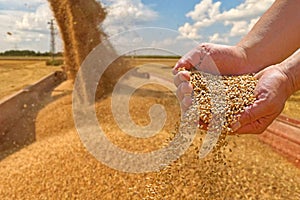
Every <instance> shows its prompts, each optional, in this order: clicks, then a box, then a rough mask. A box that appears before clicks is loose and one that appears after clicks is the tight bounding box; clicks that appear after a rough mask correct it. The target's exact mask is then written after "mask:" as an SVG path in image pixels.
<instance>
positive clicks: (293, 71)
mask: <svg viewBox="0 0 300 200" xmlns="http://www.w3.org/2000/svg"><path fill="white" fill-rule="evenodd" d="M280 65H282V66H281V68H282V71H283V72H284V73H285V74H286V76H287V77H288V80H289V85H290V88H291V91H290V92H291V94H293V93H294V92H296V91H298V90H299V89H300V51H298V52H296V53H295V54H293V55H292V56H290V57H289V58H288V59H286V60H285V61H283V62H282V63H280Z"/></svg>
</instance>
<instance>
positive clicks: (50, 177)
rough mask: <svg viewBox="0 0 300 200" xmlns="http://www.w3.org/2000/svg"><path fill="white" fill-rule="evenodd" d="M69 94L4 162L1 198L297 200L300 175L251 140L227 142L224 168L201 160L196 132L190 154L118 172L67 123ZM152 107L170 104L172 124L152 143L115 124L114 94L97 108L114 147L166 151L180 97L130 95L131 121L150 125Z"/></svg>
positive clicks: (64, 92)
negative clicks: (155, 168)
mask: <svg viewBox="0 0 300 200" xmlns="http://www.w3.org/2000/svg"><path fill="white" fill-rule="evenodd" d="M64 86H66V85H65V84H64ZM71 89H72V84H69V85H68V86H67V87H65V88H62V87H59V88H58V89H57V93H58V94H57V95H58V96H61V98H58V99H57V100H55V101H53V102H52V103H51V104H49V105H47V106H46V107H45V108H44V109H43V110H42V111H41V112H40V114H39V116H38V117H37V120H36V122H37V123H36V134H37V142H35V143H34V144H32V145H30V146H28V147H26V148H24V149H22V150H20V151H19V152H16V153H14V154H13V155H11V156H9V157H7V158H5V159H4V160H1V161H0V174H1V184H0V199H3V200H6V199H9V200H10V199H22V200H24V199H30V200H32V199H216V200H218V199H260V200H264V199H266V200H269V199H275V200H276V199H285V200H294V199H299V198H300V170H299V169H298V168H296V167H295V166H293V165H292V164H291V163H289V162H287V161H286V160H285V159H284V158H282V157H281V156H279V155H278V154H276V153H275V152H273V151H272V150H271V149H270V148H269V147H268V146H267V145H264V144H262V143H260V142H259V140H258V139H257V138H256V137H255V136H252V135H243V136H240V137H234V136H227V138H226V139H227V141H228V146H227V149H226V151H223V154H222V156H225V158H224V160H223V162H216V161H214V160H213V159H212V157H213V154H210V155H209V156H208V157H207V158H205V159H204V160H202V159H199V158H198V155H197V153H196V152H197V151H199V145H201V141H200V135H201V134H197V136H196V138H195V139H194V143H193V145H192V146H191V147H190V148H189V150H188V151H187V152H186V153H185V154H184V155H183V156H182V157H181V158H180V159H179V160H177V161H176V162H174V163H172V164H171V165H170V166H169V167H167V168H166V169H164V170H162V171H160V172H156V173H154V172H153V173H145V174H127V173H123V172H120V171H116V170H113V169H111V168H109V167H107V166H105V165H103V164H102V163H100V162H98V161H97V160H96V159H95V158H94V157H93V156H91V155H90V154H89V153H88V152H87V151H86V149H85V148H84V146H83V145H82V143H81V141H80V139H79V137H78V135H77V132H76V130H75V128H74V124H73V119H72V117H70V116H72V98H71V95H70V94H69V93H70V91H71ZM124 95H125V94H124ZM155 103H158V104H162V105H164V106H165V108H166V112H167V115H168V120H167V122H166V125H165V127H164V129H163V130H162V131H161V132H160V133H158V134H157V135H156V136H155V137H153V138H149V139H137V138H132V137H130V136H128V135H126V134H124V133H123V132H122V131H120V130H119V129H118V126H117V124H115V123H113V121H114V119H113V116H112V113H111V109H110V107H111V97H110V96H107V97H106V98H104V99H102V101H100V102H97V103H96V105H95V107H96V111H97V116H98V119H99V123H100V124H101V127H102V128H103V130H104V131H105V133H107V137H108V138H109V139H110V140H111V141H112V142H113V143H114V144H115V145H117V146H119V147H120V148H123V149H127V150H129V151H138V152H146V151H151V150H154V149H158V148H160V147H162V146H163V145H164V141H165V140H167V139H169V138H170V137H172V136H171V134H170V133H172V132H173V131H174V129H175V128H176V126H175V122H177V123H179V120H180V119H179V117H178V115H179V114H180V110H179V105H178V103H177V100H176V97H175V96H174V95H172V93H171V92H168V90H166V89H165V88H164V87H158V86H157V85H150V86H147V87H146V86H145V87H143V88H141V89H139V90H138V91H137V92H136V93H135V94H134V95H133V96H132V98H131V103H130V108H129V109H130V112H131V115H132V118H133V120H134V121H135V122H136V123H137V124H139V125H146V124H148V123H149V120H150V119H149V117H148V116H145V112H147V111H148V110H149V106H151V105H153V104H155ZM229 149H231V150H232V151H230V150H229ZM225 163H226V165H225Z"/></svg>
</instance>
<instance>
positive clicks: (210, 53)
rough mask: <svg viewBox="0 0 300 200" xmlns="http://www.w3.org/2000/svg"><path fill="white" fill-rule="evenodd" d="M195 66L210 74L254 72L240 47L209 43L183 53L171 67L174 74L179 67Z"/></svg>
mask: <svg viewBox="0 0 300 200" xmlns="http://www.w3.org/2000/svg"><path fill="white" fill-rule="evenodd" d="M200 63H201V65H199V64H200ZM195 66H198V70H200V71H203V72H208V73H211V74H222V75H240V74H246V73H254V72H256V69H255V68H254V67H252V66H251V64H250V62H249V61H248V60H247V55H246V53H245V51H244V49H243V48H242V47H239V46H226V45H218V44H211V43H204V44H201V45H199V46H197V47H196V48H194V49H193V50H191V51H190V52H189V53H187V54H186V55H184V56H183V57H182V58H181V59H180V60H179V61H178V62H177V64H176V65H175V67H174V68H173V74H174V75H176V74H177V73H178V69H180V68H185V69H186V70H190V69H191V68H192V67H195Z"/></svg>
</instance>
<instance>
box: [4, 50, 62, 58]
mask: <svg viewBox="0 0 300 200" xmlns="http://www.w3.org/2000/svg"><path fill="white" fill-rule="evenodd" d="M0 56H32V57H33V56H41V57H42V56H44V57H48V56H52V53H50V52H39V51H38V52H36V51H32V50H8V51H4V52H0ZM54 56H62V52H58V53H55V54H54Z"/></svg>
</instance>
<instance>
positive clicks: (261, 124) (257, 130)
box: [235, 118, 272, 134]
mask: <svg viewBox="0 0 300 200" xmlns="http://www.w3.org/2000/svg"><path fill="white" fill-rule="evenodd" d="M271 123H272V120H271V119H270V118H262V119H260V120H256V121H254V122H252V123H250V124H246V125H244V126H242V127H241V128H240V129H238V131H236V132H235V133H236V134H261V133H263V132H264V131H265V130H266V129H267V127H268V126H269V125H270V124H271Z"/></svg>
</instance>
